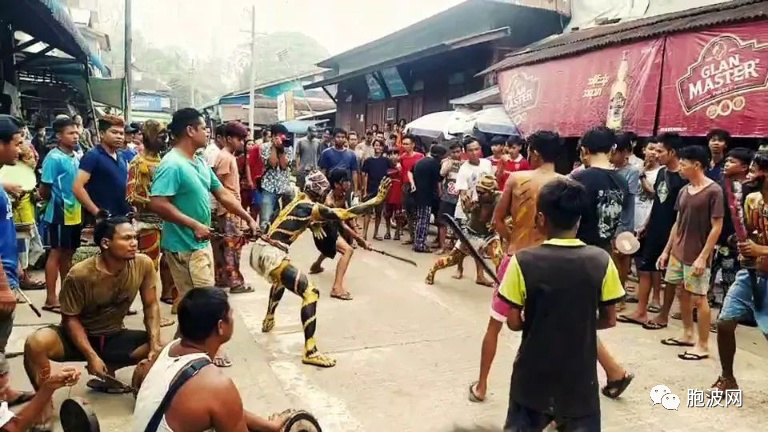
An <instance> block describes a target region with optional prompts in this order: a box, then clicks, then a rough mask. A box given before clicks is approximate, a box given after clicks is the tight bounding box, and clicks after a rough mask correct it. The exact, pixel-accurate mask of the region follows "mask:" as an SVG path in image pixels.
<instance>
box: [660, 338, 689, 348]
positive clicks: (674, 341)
mask: <svg viewBox="0 0 768 432" xmlns="http://www.w3.org/2000/svg"><path fill="white" fill-rule="evenodd" d="M661 344H662V345H666V346H678V347H692V346H695V345H696V344H694V343H692V342H683V341H681V340H679V339H677V338H666V339H662V340H661Z"/></svg>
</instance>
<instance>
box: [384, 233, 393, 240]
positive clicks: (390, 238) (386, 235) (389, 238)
mask: <svg viewBox="0 0 768 432" xmlns="http://www.w3.org/2000/svg"><path fill="white" fill-rule="evenodd" d="M384 240H392V236H391V235H389V234H384Z"/></svg>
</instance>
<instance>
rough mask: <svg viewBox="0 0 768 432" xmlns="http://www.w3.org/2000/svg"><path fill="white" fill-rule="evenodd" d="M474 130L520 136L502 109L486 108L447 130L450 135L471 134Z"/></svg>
mask: <svg viewBox="0 0 768 432" xmlns="http://www.w3.org/2000/svg"><path fill="white" fill-rule="evenodd" d="M474 129H477V130H479V131H480V132H484V133H487V134H492V135H520V131H519V130H518V129H517V126H515V124H514V123H513V122H512V119H511V118H509V115H508V114H507V112H506V111H504V108H503V107H493V108H486V109H484V110H480V111H477V112H473V113H472V114H470V115H468V116H466V117H465V118H464V121H463V122H462V124H456V125H454V126H453V128H451V129H449V132H450V133H453V134H457V133H464V134H471V133H472V131H473V130H474Z"/></svg>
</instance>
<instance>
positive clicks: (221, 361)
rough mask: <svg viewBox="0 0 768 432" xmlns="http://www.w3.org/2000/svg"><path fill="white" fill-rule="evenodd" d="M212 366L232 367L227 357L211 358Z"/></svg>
mask: <svg viewBox="0 0 768 432" xmlns="http://www.w3.org/2000/svg"><path fill="white" fill-rule="evenodd" d="M213 364H214V365H215V366H216V367H220V368H228V367H232V360H230V359H229V358H228V357H227V356H223V355H218V356H216V357H214V358H213Z"/></svg>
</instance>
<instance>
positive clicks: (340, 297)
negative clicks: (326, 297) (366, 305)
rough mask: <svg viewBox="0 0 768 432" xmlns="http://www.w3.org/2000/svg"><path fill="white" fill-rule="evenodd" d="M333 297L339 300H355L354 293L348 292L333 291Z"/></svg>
mask: <svg viewBox="0 0 768 432" xmlns="http://www.w3.org/2000/svg"><path fill="white" fill-rule="evenodd" d="M331 298H335V299H337V300H353V297H352V294H350V293H348V292H345V293H341V294H334V293H331Z"/></svg>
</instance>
